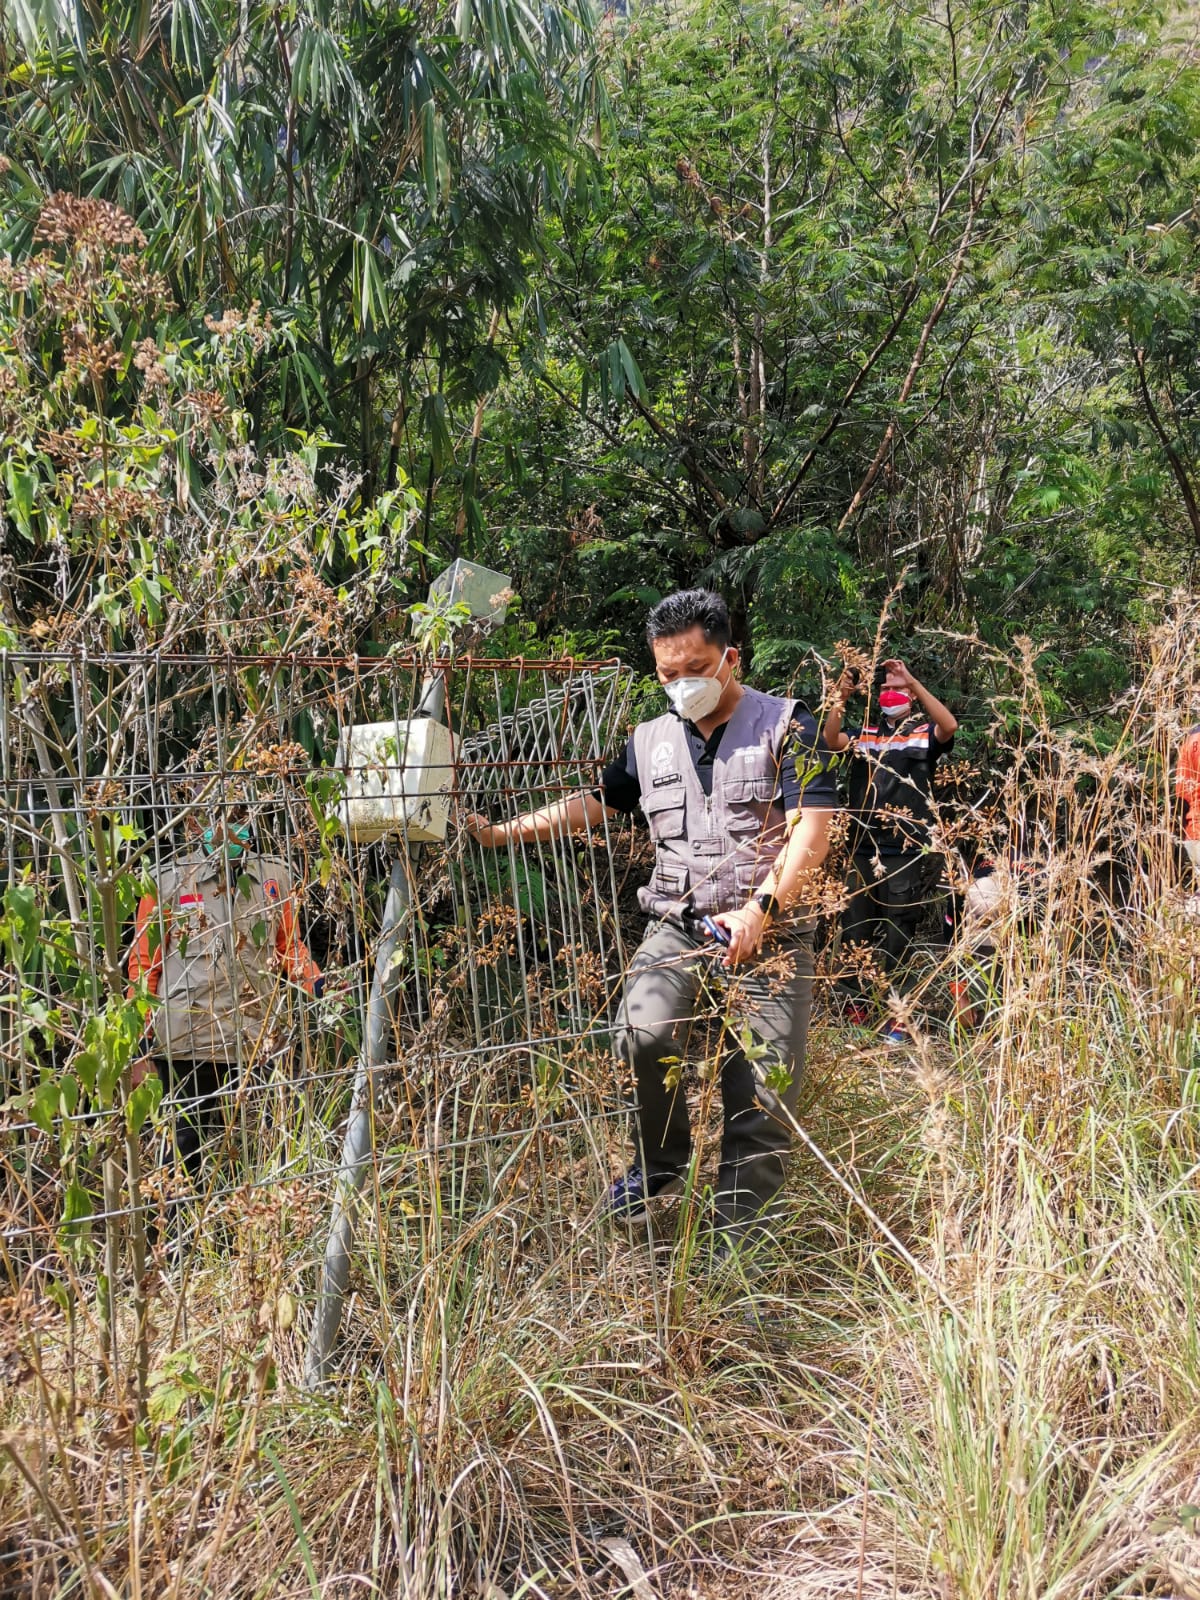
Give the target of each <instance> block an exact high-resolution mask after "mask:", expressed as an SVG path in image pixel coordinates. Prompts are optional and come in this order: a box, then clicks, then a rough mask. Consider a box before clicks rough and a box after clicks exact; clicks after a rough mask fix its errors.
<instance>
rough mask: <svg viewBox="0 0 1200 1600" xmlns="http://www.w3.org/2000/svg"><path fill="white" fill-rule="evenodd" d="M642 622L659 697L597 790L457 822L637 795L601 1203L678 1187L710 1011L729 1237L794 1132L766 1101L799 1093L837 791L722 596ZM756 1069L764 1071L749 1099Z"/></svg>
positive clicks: (574, 816) (817, 741)
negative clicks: (623, 1083)
mask: <svg viewBox="0 0 1200 1600" xmlns="http://www.w3.org/2000/svg"><path fill="white" fill-rule="evenodd" d="M646 633H647V638H648V639H649V643H650V648H651V650H652V651H653V654H654V660H655V665H656V668H657V673H658V681H659V683H660V684H661V685H662V687H663V691H664V693H665V694H666V696H667V699H668V700H669V701H670V705H671V709H670V711H669V712H667V713H666V714H665V715H663V716H661V717H656V718H655V719H654V720H653V721H651V722H643V723H641V724H639V726H638V727H636V728H635V729H634V731H633V735H632V737H631V738H630V740H629V744H628V746H627V748H626V751H625V754H624V757H623V759H621V760H619V761H615V762H613V763H612V764H611V765H610V766H608V767H606V768H605V770H604V773H603V775H602V777H601V784H600V789H599V790H598V791H597V792H596V793H594V794H581V795H578V796H575V797H573V798H572V799H570V800H561V801H557V802H556V803H554V804H553V805H549V806H545V807H543V808H542V809H540V810H538V811H531V812H527V813H525V814H524V815H522V816H520V817H516V818H514V819H513V820H512V821H511V822H506V823H496V824H491V823H488V822H487V821H486V820H485V819H483V818H482V817H471V818H469V819H468V822H467V827H468V830H469V831H470V833H471V834H472V836H473V837H474V838H476V839H477V840H478V841H479V842H480V843H481V844H483V845H488V846H498V845H502V844H504V843H506V842H507V841H508V840H510V839H512V840H522V839H547V838H550V837H552V836H554V835H556V834H560V833H566V832H574V831H577V830H583V829H587V828H590V827H593V826H595V825H596V824H597V823H600V822H601V821H603V819H604V817H605V816H606V815H610V816H611V815H613V814H614V813H617V812H632V811H634V810H635V809H637V808H639V807H640V809H641V811H642V812H643V814H644V815H645V818H646V821H647V822H648V824H649V827H650V833H651V836H652V837H653V840H654V847H655V862H654V872H653V875H652V877H651V879H650V882H649V883H648V884H647V885H646V887H645V888H644V889H641V890H639V893H638V898H639V900H640V902H641V904H642V907H643V908H644V909H645V910H646V911H648V912H649V913H650V914H651V915H652V917H653V919H654V920H653V921H652V922H651V924H650V926H649V928H648V929H647V932H646V936H645V938H644V939H643V940H642V943H641V946H640V947H639V949H638V951H637V954H636V955H635V956H634V959H633V962H632V964H631V966H630V969H629V972H628V975H627V977H626V982H625V991H624V995H623V997H622V1001H621V1030H620V1033H619V1036H618V1040H617V1048H618V1052H619V1054H620V1056H621V1058H622V1059H623V1060H625V1061H627V1062H629V1063H630V1064H631V1065H632V1067H633V1070H634V1075H635V1078H636V1081H637V1092H638V1128H637V1144H638V1148H637V1159H636V1162H635V1164H634V1165H633V1166H632V1167H631V1168H630V1169H629V1171H628V1172H627V1173H626V1174H625V1175H624V1177H622V1178H619V1179H618V1180H617V1181H616V1182H615V1183H614V1184H613V1186H612V1188H611V1189H610V1191H609V1194H608V1206H609V1209H610V1210H611V1212H612V1214H613V1215H614V1216H615V1217H617V1218H620V1219H623V1220H625V1221H628V1222H640V1221H644V1220H645V1218H646V1214H647V1203H648V1202H649V1201H651V1200H653V1199H655V1198H657V1197H659V1196H661V1195H664V1194H667V1193H669V1192H673V1191H677V1190H678V1189H679V1188H680V1187H681V1186H682V1183H683V1179H684V1176H685V1174H686V1171H687V1167H688V1163H689V1160H690V1156H691V1129H690V1125H689V1119H688V1110H687V1103H686V1099H685V1096H684V1093H683V1090H682V1088H681V1087H680V1086H679V1084H678V1081H677V1079H678V1069H677V1063H678V1061H679V1059H680V1058H681V1057H682V1056H683V1054H684V1052H685V1049H686V1032H687V1027H688V1025H689V1024H690V1023H691V1022H692V1020H693V1019H694V1018H702V1019H707V1018H709V1017H718V1018H720V1019H721V1020H722V1021H723V1022H724V1026H723V1028H722V1030H721V1037H722V1062H721V1095H722V1105H723V1110H724V1134H723V1138H722V1142H721V1152H720V1158H719V1165H718V1169H717V1182H716V1191H715V1200H714V1210H715V1222H716V1226H717V1228H718V1229H719V1230H720V1232H721V1244H722V1246H726V1245H728V1244H730V1243H732V1242H733V1241H734V1240H735V1239H736V1238H737V1237H738V1236H739V1235H743V1234H745V1233H748V1232H750V1231H755V1232H757V1231H760V1230H761V1229H762V1227H763V1225H764V1223H765V1221H766V1219H768V1218H769V1216H770V1214H771V1211H772V1207H773V1204H774V1202H775V1201H776V1197H777V1196H778V1194H779V1191H780V1189H781V1188H782V1186H783V1179H784V1159H785V1156H786V1154H787V1150H788V1148H789V1146H790V1144H791V1130H790V1128H789V1126H788V1123H787V1121H786V1120H785V1118H784V1117H783V1116H781V1115H780V1114H779V1113H780V1104H779V1103H780V1102H782V1106H783V1107H786V1110H787V1112H789V1113H790V1112H792V1111H794V1108H795V1104H796V1100H797V1096H798V1095H799V1091H800V1077H801V1073H802V1071H803V1067H804V1047H805V1039H806V1036H807V1032H808V1017H809V1011H810V1009H811V1004H812V979H813V958H812V922H811V917H810V916H809V914H808V908H809V906H810V904H811V900H812V875H813V874H814V873H815V870H816V868H818V867H819V866H820V865H821V863H822V861H823V860H824V858H825V853H826V850H827V848H828V833H829V822H830V818H831V816H832V815H833V812H834V811H835V809H836V808H837V803H838V802H837V793H836V787H835V784H834V782H833V778H832V776H831V773H830V771H829V767H830V759H829V756H828V752H827V751H826V750H825V747H824V745H823V742H822V740H821V737H820V734H819V731H818V729H817V725H816V723H815V721H814V719H813V717H812V715H811V714H810V713H809V711H808V710H807V708H806V707H804V706H803V705H802V704H800V703H798V702H796V701H793V700H785V699H781V698H779V697H777V696H775V695H768V694H761V693H760V692H759V691H758V690H757V689H748V688H746V687H744V686H743V684H742V683H740V682H739V680H738V676H737V666H738V652H737V650H736V649H735V648H734V647H733V645H732V644H731V642H730V639H731V633H730V625H729V613H728V610H727V609H726V606H725V602H724V601H723V600H722V599H721V598H720V596H719V595H716V594H712V593H710V592H709V591H707V590H704V589H687V590H683V591H682V592H680V593H678V594H673V595H668V596H667V598H666V599H665V600H662V601H660V602H659V604H658V605H656V606H655V607H654V609H653V611H651V613H650V617H649V620H648V622H647V628H646ZM747 1030H748V1032H747ZM744 1044H748V1045H749V1053H748V1052H747V1049H746V1048H744ZM760 1047H761V1048H760ZM752 1058H753V1059H752ZM756 1072H757V1073H758V1074H759V1076H760V1078H761V1077H762V1076H763V1075H765V1076H766V1077H767V1078H769V1079H770V1089H769V1090H768V1091H767V1092H766V1093H764V1094H763V1095H762V1096H761V1098H760V1094H759V1092H757V1089H756V1081H755V1079H756ZM776 1086H778V1087H777V1097H776V1094H773V1093H772V1092H771V1091H772V1090H776ZM772 1101H774V1105H773V1107H772V1105H771V1102H772Z"/></svg>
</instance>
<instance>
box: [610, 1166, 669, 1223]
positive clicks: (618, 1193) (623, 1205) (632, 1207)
mask: <svg viewBox="0 0 1200 1600" xmlns="http://www.w3.org/2000/svg"><path fill="white" fill-rule="evenodd" d="M682 1188H683V1179H682V1178H681V1177H680V1176H679V1174H678V1173H677V1172H650V1173H646V1172H643V1171H642V1169H641V1167H630V1169H629V1171H628V1172H627V1173H626V1174H625V1176H624V1177H623V1178H618V1179H617V1181H616V1182H615V1183H614V1184H613V1185H612V1187H611V1188H610V1189H609V1191H608V1195H607V1197H606V1200H605V1204H604V1209H605V1211H606V1212H607V1213H608V1215H609V1216H610V1217H612V1218H613V1219H614V1220H615V1221H617V1222H645V1220H646V1217H647V1211H646V1202H647V1201H649V1200H659V1199H661V1198H662V1196H663V1195H668V1194H678V1193H679V1191H680V1190H681V1189H682Z"/></svg>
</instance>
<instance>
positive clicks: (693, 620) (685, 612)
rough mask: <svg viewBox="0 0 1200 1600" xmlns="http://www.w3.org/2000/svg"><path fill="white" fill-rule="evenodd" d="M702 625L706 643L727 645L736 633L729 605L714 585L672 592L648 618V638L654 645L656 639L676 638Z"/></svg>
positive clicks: (652, 646)
mask: <svg viewBox="0 0 1200 1600" xmlns="http://www.w3.org/2000/svg"><path fill="white" fill-rule="evenodd" d="M689 628H699V629H700V630H701V631H702V632H703V634H704V639H705V643H706V644H719V645H720V646H721V647H722V649H724V648H725V647H726V646H727V645H728V644H729V641H730V639H731V638H732V637H733V629H732V628H731V627H730V623H729V607H728V606H727V605H726V604H725V602H724V600H722V599H721V596H720V595H719V594H714V593H713V591H712V590H711V589H680V590H679V591H678V593H676V594H669V595H667V596H666V597H665V598H664V599H662V600H660V601H659V602H658V604H657V605H656V606H655V607H654V609H653V610H652V611H651V613H650V615H649V616H648V617H647V618H646V642H647V644H649V646H650V648H651V649H653V648H654V641H655V640H656V639H673V638H674V637H675V635H676V634H680V633H687V631H688V630H689Z"/></svg>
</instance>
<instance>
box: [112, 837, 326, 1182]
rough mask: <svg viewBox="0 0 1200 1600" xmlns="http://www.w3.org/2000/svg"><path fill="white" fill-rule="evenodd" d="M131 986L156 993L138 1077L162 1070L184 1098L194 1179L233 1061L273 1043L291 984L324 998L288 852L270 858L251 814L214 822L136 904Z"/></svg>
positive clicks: (180, 1113)
mask: <svg viewBox="0 0 1200 1600" xmlns="http://www.w3.org/2000/svg"><path fill="white" fill-rule="evenodd" d="M128 970H129V993H130V995H131V996H132V995H134V994H135V993H137V991H138V988H139V986H140V985H144V986H145V990H146V991H147V992H148V993H149V994H151V995H153V996H155V998H156V999H157V1001H158V1004H157V1005H155V1006H154V1007H153V1009H152V1010H151V1013H150V1017H149V1021H148V1023H147V1039H146V1044H147V1049H146V1053H145V1055H144V1056H143V1058H142V1059H141V1060H140V1061H138V1062H136V1063H135V1066H134V1081H135V1083H136V1082H140V1081H141V1080H142V1079H143V1078H144V1077H145V1076H146V1075H147V1074H148V1073H149V1072H157V1073H158V1074H159V1076H160V1077H161V1078H162V1079H163V1083H164V1086H165V1087H166V1088H169V1090H170V1091H171V1093H172V1096H173V1098H174V1099H175V1100H176V1102H177V1115H176V1122H175V1142H176V1147H177V1149H178V1151H179V1155H180V1158H181V1160H182V1161H183V1164H184V1166H185V1167H186V1168H187V1170H188V1172H189V1173H191V1175H192V1177H193V1178H194V1177H195V1176H196V1174H197V1173H198V1171H199V1170H200V1166H201V1163H202V1160H203V1153H204V1148H205V1146H206V1145H207V1144H208V1142H209V1141H210V1139H211V1138H212V1136H213V1135H214V1133H215V1132H216V1129H217V1125H218V1123H219V1121H220V1101H221V1091H222V1088H223V1086H224V1085H225V1083H226V1082H227V1081H228V1080H229V1078H230V1077H231V1076H232V1075H233V1073H234V1071H235V1069H244V1068H246V1067H248V1066H249V1065H251V1064H252V1063H253V1062H254V1061H255V1060H256V1059H257V1058H259V1057H261V1055H262V1054H263V1053H264V1052H265V1051H266V1050H267V1049H268V1048H270V1045H271V1042H272V1036H273V1033H274V1029H275V1025H276V1023H277V1022H278V1020H279V1018H280V1013H281V1010H282V1009H283V1007H284V1004H285V1001H286V990H287V985H288V983H291V984H295V985H297V986H298V987H299V988H301V989H303V990H304V991H305V992H306V993H307V994H311V995H317V996H319V995H320V994H321V992H322V990H323V987H324V979H323V977H322V975H321V970H320V968H319V967H318V966H317V964H316V962H315V961H314V960H313V959H312V957H311V955H310V954H309V952H308V948H307V946H306V945H305V943H304V940H303V939H302V938H301V937H300V928H299V924H298V922H297V917H296V888H295V885H294V883H293V881H292V875H291V872H290V870H289V868H288V865H287V863H286V862H285V861H282V860H280V859H279V858H278V857H276V856H269V855H263V854H261V853H260V852H259V851H258V850H256V849H255V848H254V846H253V844H252V841H251V833H250V828H249V825H248V824H247V823H241V824H240V825H235V824H232V823H221V822H218V823H216V824H214V826H213V827H210V828H208V829H207V830H206V831H205V833H204V835H203V837H202V840H201V842H200V845H199V847H198V848H195V849H192V850H189V851H185V852H184V853H183V854H181V855H179V856H177V857H176V858H175V859H174V860H173V861H171V862H169V863H168V864H167V866H166V868H165V870H164V871H163V873H162V874H161V877H160V880H159V882H158V884H157V885H156V887H155V889H154V891H153V892H151V893H149V894H146V895H143V897H142V899H141V902H140V904H139V905H138V908H137V919H136V931H135V934H134V942H133V946H132V948H131V950H130V952H129V962H128Z"/></svg>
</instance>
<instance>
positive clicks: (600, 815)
mask: <svg viewBox="0 0 1200 1600" xmlns="http://www.w3.org/2000/svg"><path fill="white" fill-rule="evenodd" d="M617 815H618V813H617V812H616V811H614V810H612V809H611V808H610V807H608V806H606V805H605V804H604V802H603V801H602V800H601V799H600V798H599V797H598V796H597V795H594V794H576V795H572V796H571V798H570V799H569V800H556V801H554V803H553V804H552V805H548V806H542V807H541V808H540V809H539V810H537V811H525V812H523V813H522V814H521V815H520V816H519V817H513V818H512V820H511V821H509V822H489V821H488V820H487V818H486V817H481V816H480V815H479V814H478V813H477V812H472V813H471V814H470V815H469V816H468V817H467V818H466V829H467V832H468V834H469V835H470V836H471V838H472V839H474V840H475V841H476V843H477V844H481V845H483V846H484V847H485V848H486V849H490V850H495V849H498V848H499V847H500V846H501V845H503V844H509V843H513V844H521V843H525V842H529V841H531V840H535V839H554V838H559V837H562V836H563V835H566V834H572V833H586V832H587V830H588V829H589V828H595V827H597V826H598V825H599V824H600V823H601V822H603V821H604V819H605V818H606V817H615V816H617Z"/></svg>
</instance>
